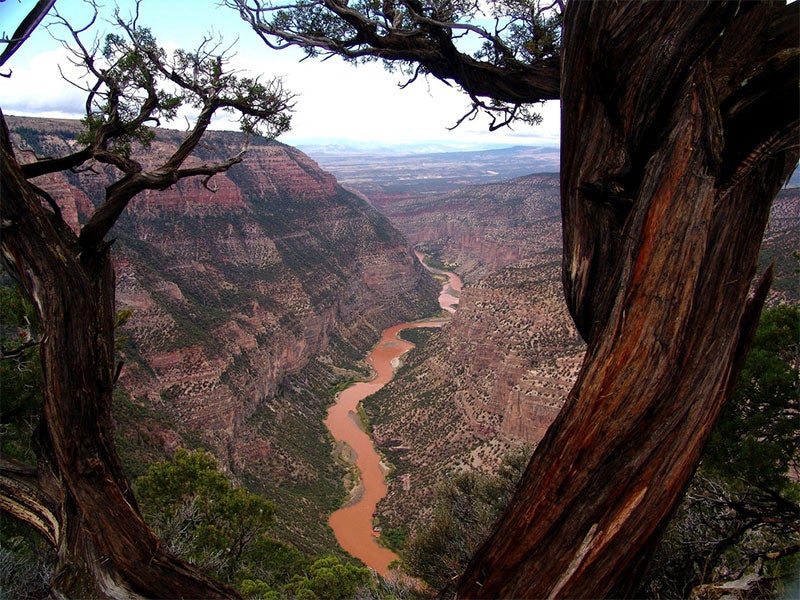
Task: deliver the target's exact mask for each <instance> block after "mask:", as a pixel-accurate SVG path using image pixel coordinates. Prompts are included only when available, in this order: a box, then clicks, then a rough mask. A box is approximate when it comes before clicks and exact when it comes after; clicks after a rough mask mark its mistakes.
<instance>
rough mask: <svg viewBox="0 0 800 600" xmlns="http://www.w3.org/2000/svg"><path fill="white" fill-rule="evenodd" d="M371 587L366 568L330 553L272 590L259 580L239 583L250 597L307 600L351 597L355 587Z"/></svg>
mask: <svg viewBox="0 0 800 600" xmlns="http://www.w3.org/2000/svg"><path fill="white" fill-rule="evenodd" d="M362 588H363V589H370V588H374V582H373V579H372V574H371V573H370V571H369V569H366V568H364V567H357V566H355V565H351V564H346V563H343V562H342V561H341V560H340V559H338V558H336V557H333V556H324V557H322V558H318V559H316V560H315V561H314V562H312V563H311V564H310V565H309V566H308V568H307V570H306V571H305V572H304V573H303V574H302V575H301V574H296V575H294V577H292V579H291V580H290V581H289V582H288V583H286V584H284V585H282V586H280V588H278V589H273V588H271V587H270V586H268V585H267V584H266V583H265V582H263V581H260V580H247V581H246V582H243V583H242V587H241V589H242V593H243V594H245V595H246V596H248V597H251V598H265V599H272V598H307V599H308V600H340V599H341V598H353V597H354V596H355V595H356V592H357V591H358V590H359V589H362Z"/></svg>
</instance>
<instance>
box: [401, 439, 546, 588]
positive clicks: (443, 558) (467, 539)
mask: <svg viewBox="0 0 800 600" xmlns="http://www.w3.org/2000/svg"><path fill="white" fill-rule="evenodd" d="M529 455H530V452H529V451H528V450H527V449H525V448H521V449H519V450H517V451H515V452H512V453H510V454H509V455H508V456H507V457H506V458H505V459H504V461H503V463H502V464H501V466H500V468H499V469H498V472H497V473H496V474H495V475H485V474H482V473H477V472H474V471H470V472H466V473H462V474H460V475H457V476H455V477H453V478H452V479H450V480H449V481H448V482H447V483H445V484H444V485H443V486H442V487H441V488H440V489H439V490H438V492H437V496H436V504H435V506H434V511H433V517H432V519H431V522H430V523H429V524H428V526H427V527H426V528H424V529H422V530H421V531H419V532H418V533H417V534H416V535H415V536H414V537H413V538H412V539H411V540H410V541H409V543H408V546H407V548H406V552H405V553H404V558H405V560H406V563H407V565H408V568H409V570H410V572H411V574H412V575H414V576H416V577H419V578H420V579H422V580H423V581H425V582H426V583H428V584H429V585H430V586H431V587H432V588H433V589H436V590H445V589H447V587H448V586H449V585H451V584H452V583H453V582H454V581H455V580H456V579H457V578H458V576H459V575H460V574H461V573H462V572H463V571H464V568H465V567H466V565H467V563H468V562H469V559H470V557H471V556H472V554H473V553H474V552H475V550H477V548H478V546H480V544H481V543H483V541H484V540H485V539H486V538H487V537H488V536H489V533H490V532H491V530H492V527H493V526H494V523H495V522H496V521H497V519H498V518H499V517H500V515H501V514H502V513H503V511H504V510H505V507H506V505H507V504H508V502H509V501H510V500H511V496H512V495H513V494H514V490H515V489H516V484H517V481H519V478H520V477H521V476H522V473H523V471H524V469H525V466H526V465H527V462H528V458H529Z"/></svg>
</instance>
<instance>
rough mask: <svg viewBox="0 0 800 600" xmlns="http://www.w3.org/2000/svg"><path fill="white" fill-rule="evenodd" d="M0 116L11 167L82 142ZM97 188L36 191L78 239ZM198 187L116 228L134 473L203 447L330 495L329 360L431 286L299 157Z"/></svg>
mask: <svg viewBox="0 0 800 600" xmlns="http://www.w3.org/2000/svg"><path fill="white" fill-rule="evenodd" d="M9 121H10V126H11V128H12V131H14V134H13V135H14V141H15V143H16V144H17V147H18V148H19V149H20V150H19V156H20V158H21V160H23V161H25V160H26V159H27V160H32V159H33V153H34V152H35V153H36V155H38V156H43V155H62V154H65V153H67V152H68V151H69V149H70V147H71V146H72V143H73V142H72V140H73V139H74V136H75V134H76V133H77V131H78V124H77V123H75V122H70V121H53V120H42V119H19V118H10V119H9ZM177 140H178V134H177V133H176V132H169V131H161V132H160V133H159V137H158V139H157V140H156V141H155V142H154V143H153V144H152V147H151V148H150V149H149V150H147V151H146V152H147V153H146V154H144V155H143V156H142V160H143V161H144V162H145V163H146V164H155V161H156V160H157V159H158V158H159V157H163V156H166V155H167V153H168V152H170V150H171V149H172V148H174V147H175V145H176V144H177V143H178V142H177ZM240 143H241V138H240V136H238V135H235V134H231V133H223V132H213V133H209V134H208V135H207V136H206V138H205V139H204V144H203V147H202V148H201V149H200V156H199V157H198V159H197V160H199V161H212V160H215V159H216V160H220V159H224V158H226V157H227V156H229V155H233V154H235V153H237V152H238V150H239V147H238V145H239V144H240ZM109 182H110V174H109V173H100V174H97V173H93V172H91V171H86V172H82V173H80V174H76V173H69V172H67V173H57V174H53V175H48V176H47V177H41V178H38V180H37V181H36V183H37V184H38V185H40V186H41V187H44V188H46V189H48V190H49V191H50V193H51V194H52V195H53V196H54V197H55V198H56V200H57V201H58V202H59V203H60V204H61V205H62V206H63V207H64V208H63V210H64V214H65V216H66V217H67V220H68V222H69V223H70V224H71V225H72V226H73V227H76V226H77V225H78V223H80V222H84V221H85V219H86V216H87V214H88V213H89V211H90V210H91V209H92V207H93V206H97V205H98V204H99V203H100V202H101V201H102V199H103V190H104V186H105V185H107V184H108V183H109ZM210 187H212V188H213V189H215V190H216V192H215V193H212V191H210V190H209V189H207V188H205V187H204V186H203V185H202V181H201V180H200V179H192V180H183V181H181V182H179V183H178V184H177V185H175V186H173V187H171V188H169V189H168V190H164V191H160V192H157V191H151V192H147V193H143V194H141V195H139V196H137V197H136V198H134V199H133V200H132V201H131V203H130V205H129V206H128V208H127V210H126V212H125V213H124V215H123V216H122V217H121V218H120V220H119V222H118V224H117V226H116V227H115V228H114V230H113V231H112V234H111V235H112V236H114V237H116V238H117V241H116V244H115V246H114V255H115V261H116V262H115V266H116V276H117V303H118V308H120V309H125V308H129V309H132V310H133V314H132V316H131V318H130V320H129V321H128V323H127V324H126V325H125V326H124V328H123V330H122V331H121V333H123V334H124V335H125V336H126V337H127V338H128V339H127V341H126V342H125V344H124V350H123V351H122V359H123V360H124V361H125V366H124V368H123V370H122V375H121V377H120V379H119V385H120V388H121V390H122V391H123V392H124V398H123V399H122V400H121V401H120V402H121V404H120V407H119V409H118V410H116V411H115V417H116V418H117V420H118V422H119V430H120V431H119V436H120V439H121V442H120V443H121V444H122V445H123V447H130V448H132V450H131V452H132V453H133V454H134V455H135V456H136V457H137V459H139V460H141V461H142V462H143V463H146V462H147V461H148V460H150V459H154V458H163V456H164V454H165V453H167V454H169V453H170V452H171V451H172V450H174V448H175V447H177V446H179V445H185V446H190V447H192V446H198V445H202V446H204V447H207V448H209V449H211V450H212V451H213V452H214V454H215V455H216V456H217V459H218V460H219V462H220V463H221V464H222V465H223V467H224V468H226V469H228V470H230V471H231V472H232V473H233V474H234V475H236V476H239V477H240V478H243V479H249V480H250V481H256V482H259V483H258V485H261V486H274V487H276V488H277V487H283V488H286V487H287V486H305V487H306V488H307V489H305V490H304V491H302V493H303V494H305V495H309V492H308V488H309V487H314V486H317V485H321V486H322V487H326V486H327V487H326V489H327V492H328V493H330V494H331V496H332V497H335V496H336V493H337V491H336V490H337V489H339V487H340V482H339V479H340V475H341V474H340V473H339V472H338V471H337V469H336V468H334V467H333V464H332V459H331V457H330V446H329V443H328V440H327V437H326V434H325V430H324V428H323V426H322V418H323V416H324V410H325V406H326V404H327V402H328V401H329V400H330V398H329V397H328V396H327V395H326V394H325V393H321V392H320V390H323V391H324V390H325V388H326V387H329V386H331V385H333V384H334V383H335V382H336V381H337V379H339V378H340V376H339V375H337V372H336V371H335V369H333V368H332V366H331V365H344V364H347V363H348V362H349V361H353V360H356V359H357V358H360V357H361V356H363V354H365V353H366V351H367V350H368V349H369V347H370V346H371V345H372V344H373V343H374V342H375V341H376V340H377V339H378V337H379V335H380V333H381V331H382V330H383V329H384V328H386V327H388V326H390V325H392V324H394V323H397V322H401V321H406V320H413V319H416V318H420V317H422V316H425V315H427V314H430V313H431V312H433V311H435V310H436V302H435V299H436V295H437V293H438V285H437V284H436V282H435V281H434V280H433V279H432V278H431V277H430V275H429V274H428V273H427V271H425V270H424V269H423V268H422V267H421V266H420V265H419V263H418V261H417V260H416V259H415V257H414V255H413V253H412V251H411V249H410V247H409V245H408V243H407V242H406V240H405V239H404V238H403V236H402V235H401V234H400V233H399V232H398V231H397V230H396V229H394V228H393V227H392V226H391V225H390V224H389V222H388V221H387V219H386V218H385V217H383V216H382V215H380V214H379V213H378V212H377V211H376V210H375V209H374V208H372V207H371V206H370V205H368V204H367V203H366V202H365V201H364V200H362V199H360V198H358V197H357V196H355V195H353V194H352V193H350V192H347V191H345V190H344V189H342V188H341V187H340V186H339V185H338V184H337V182H336V180H335V178H334V177H333V176H332V175H330V174H329V173H326V172H324V171H322V170H321V169H320V168H319V167H318V166H317V165H316V163H314V162H313V161H312V160H311V159H310V158H309V157H307V156H306V155H304V154H303V153H301V152H300V151H298V150H296V149H294V148H291V147H289V146H286V145H283V144H279V143H265V142H263V141H258V140H257V141H255V142H253V141H251V145H250V149H249V151H248V153H247V155H246V157H245V159H244V162H243V163H241V164H239V165H235V166H234V167H233V168H231V170H229V171H228V172H227V173H225V174H220V175H217V176H215V177H214V178H213V180H212V181H211V182H210ZM298 440H299V441H298ZM298 490H299V488H298ZM297 493H298V494H300V493H301V492H300V491H298V492H297ZM318 500H319V499H318ZM320 501H321V502H322V503H323V504H324V505H325V509H327V504H328V503H329V502H330V500H327V501H325V500H324V499H323V500H320ZM295 503H296V504H298V505H300V504H302V503H303V501H301V500H296V501H295ZM306 503H307V504H308V502H306ZM309 510H311V509H309ZM315 510H316V511H319V510H324V509H320V508H319V507H317V509H315ZM315 518H316V517H315ZM298 519H300V518H299V517H298ZM306 519H307V517H306ZM300 520H302V519H300ZM307 525H308V524H307V523H301V524H299V525H298V527H299V528H301V529H302V528H303V527H307ZM320 527H321V528H322V527H324V520H321V523H320Z"/></svg>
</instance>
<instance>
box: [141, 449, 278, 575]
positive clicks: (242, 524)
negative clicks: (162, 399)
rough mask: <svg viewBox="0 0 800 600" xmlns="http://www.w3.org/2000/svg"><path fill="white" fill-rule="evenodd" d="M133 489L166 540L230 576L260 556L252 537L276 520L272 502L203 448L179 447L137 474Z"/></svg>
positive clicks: (189, 556) (198, 561)
mask: <svg viewBox="0 0 800 600" xmlns="http://www.w3.org/2000/svg"><path fill="white" fill-rule="evenodd" d="M135 491H136V497H137V499H138V501H139V502H140V505H141V508H142V514H143V515H144V517H145V519H147V521H148V522H149V523H150V524H151V526H152V527H153V528H154V529H155V530H156V532H157V533H158V534H159V537H160V538H161V540H162V542H163V543H164V544H165V545H167V546H168V547H169V548H170V549H171V550H172V551H174V552H176V553H177V554H180V555H183V556H184V557H185V558H187V559H188V560H191V561H192V562H195V563H196V564H198V565H201V566H203V567H204V568H207V569H209V570H211V571H212V572H214V574H215V575H216V576H218V577H220V578H221V579H224V580H225V581H228V582H230V581H233V580H234V577H235V575H236V573H237V571H239V570H242V569H246V568H247V566H248V565H249V563H250V562H253V561H258V559H259V557H258V548H259V546H258V545H257V544H256V542H257V541H258V540H260V539H262V538H263V537H264V536H265V535H266V533H267V530H268V528H269V527H270V526H271V525H272V523H273V521H274V515H275V509H276V507H275V505H274V504H273V503H272V502H269V501H268V500H265V499H263V498H261V497H260V496H257V495H255V494H252V493H250V492H248V491H247V490H245V489H243V488H235V487H232V486H231V484H230V482H229V481H228V478H227V477H225V475H223V474H222V473H221V472H219V471H218V470H217V464H216V461H215V460H214V458H213V457H212V456H211V455H210V454H208V453H207V452H202V451H201V452H192V453H190V452H187V451H186V450H183V449H180V450H178V452H177V453H176V454H175V457H174V458H173V460H171V461H169V462H162V463H158V464H155V465H153V466H151V467H150V469H149V471H148V473H147V474H146V475H143V476H141V477H139V478H138V479H137V480H136V482H135Z"/></svg>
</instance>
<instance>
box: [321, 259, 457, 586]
mask: <svg viewBox="0 0 800 600" xmlns="http://www.w3.org/2000/svg"><path fill="white" fill-rule="evenodd" d="M417 256H418V257H420V259H421V256H420V255H419V254H417ZM430 270H431V271H433V272H434V273H437V274H439V275H444V276H446V277H447V278H448V279H447V282H446V283H445V284H444V286H443V288H442V292H441V294H440V295H439V304H440V306H441V307H442V309H444V310H446V311H448V312H450V313H452V312H455V305H456V304H458V293H459V292H460V291H461V285H462V284H461V279H459V277H458V276H457V275H455V274H454V273H450V272H448V271H441V270H439V269H430ZM446 322H447V321H446V320H445V319H433V320H429V321H421V322H416V323H402V324H400V325H395V326H393V327H389V328H388V329H386V330H384V332H383V335H382V336H381V339H380V341H379V342H378V343H377V344H376V345H375V347H374V348H373V349H372V350H371V351H370V353H369V354H368V355H367V357H366V361H367V362H368V363H369V364H370V365H372V368H373V370H374V372H375V374H376V375H375V377H374V378H373V379H372V380H370V381H366V382H357V383H354V384H353V385H351V386H350V387H348V388H346V389H345V390H343V391H342V392H341V393H340V394H339V395H338V397H337V399H336V403H335V404H334V405H333V406H332V407H331V408H330V409H329V410H328V417H327V418H326V419H325V425H326V426H327V427H328V430H330V432H331V434H332V435H333V437H334V439H336V441H337V442H345V443H346V444H347V445H348V446H349V447H350V448H351V449H352V450H353V453H354V454H355V457H356V458H355V464H356V467H357V468H358V471H359V474H360V484H361V489H360V494H358V495H357V496H356V500H355V501H353V502H350V503H348V504H347V505H346V506H344V507H343V508H340V509H339V510H337V511H336V512H334V513H333V514H332V515H331V516H330V519H329V521H328V523H329V524H330V526H331V528H332V529H333V532H334V533H335V534H336V539H337V540H338V541H339V544H340V545H341V546H342V548H344V549H345V550H346V551H347V552H349V553H350V554H352V555H353V556H355V557H357V558H360V559H361V560H362V561H363V562H364V564H366V565H367V566H368V567H370V568H371V569H374V570H375V571H377V572H378V573H380V574H381V575H385V574H386V573H387V572H388V567H389V563H391V562H392V561H393V560H395V559H397V558H399V557H398V556H397V555H396V554H395V553H394V552H392V551H391V550H389V549H388V548H385V547H384V546H381V545H380V544H379V543H378V537H379V534H378V533H377V532H375V531H373V525H372V518H373V516H374V514H375V508H376V507H377V505H378V502H379V501H380V500H381V499H382V498H383V497H384V496H386V482H385V480H384V471H383V469H382V468H381V459H380V456H378V453H377V452H376V451H375V446H374V445H373V443H372V439H371V438H370V437H369V435H367V434H366V433H365V432H364V431H363V430H362V429H361V426H360V423H359V418H358V410H357V407H358V403H359V402H361V400H363V399H364V398H366V397H367V396H369V395H371V394H374V393H375V392H377V391H378V390H379V389H381V388H382V387H383V386H385V385H386V384H387V383H389V381H391V379H392V377H393V376H394V371H395V369H396V367H397V364H398V363H397V361H398V359H399V358H400V356H402V355H403V354H404V353H406V352H408V351H409V350H410V349H411V348H413V347H414V345H413V344H412V343H410V342H406V341H404V340H401V339H399V338H398V337H397V334H398V333H399V332H400V331H402V330H403V329H411V328H415V327H441V326H442V325H443V324H444V323H446Z"/></svg>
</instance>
